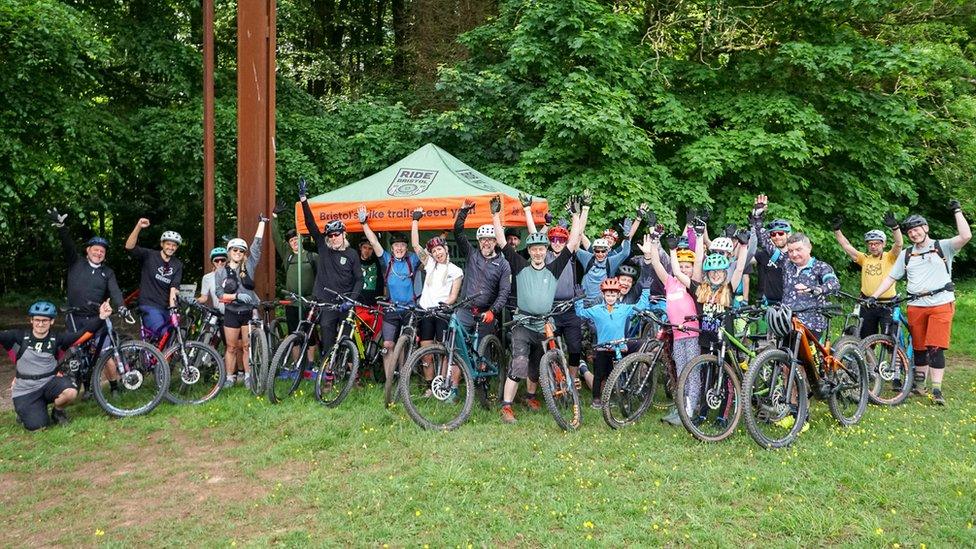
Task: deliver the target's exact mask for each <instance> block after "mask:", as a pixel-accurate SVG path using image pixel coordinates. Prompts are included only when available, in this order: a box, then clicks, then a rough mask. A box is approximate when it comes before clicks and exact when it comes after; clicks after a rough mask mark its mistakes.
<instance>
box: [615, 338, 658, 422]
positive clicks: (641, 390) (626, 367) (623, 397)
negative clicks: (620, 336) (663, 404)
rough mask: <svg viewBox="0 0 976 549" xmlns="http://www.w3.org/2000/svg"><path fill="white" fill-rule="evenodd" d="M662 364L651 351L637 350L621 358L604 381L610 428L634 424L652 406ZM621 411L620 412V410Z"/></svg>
mask: <svg viewBox="0 0 976 549" xmlns="http://www.w3.org/2000/svg"><path fill="white" fill-rule="evenodd" d="M660 367H662V365H661V364H660V362H656V361H655V360H654V355H653V354H651V353H634V354H631V355H628V356H626V357H624V358H623V359H621V360H620V361H619V362H617V364H616V365H615V366H614V367H613V370H612V371H611V372H610V375H609V376H607V379H606V381H604V382H603V394H601V395H600V398H601V399H602V400H603V421H604V422H606V424H607V425H609V426H610V428H611V429H620V428H622V427H626V426H628V425H633V424H634V423H636V422H637V420H638V419H640V418H641V416H643V415H644V413H645V412H647V410H648V409H650V407H651V403H652V401H653V399H654V393H655V391H656V390H657V378H658V376H657V372H655V371H654V370H655V369H657V368H660ZM618 412H619V413H618Z"/></svg>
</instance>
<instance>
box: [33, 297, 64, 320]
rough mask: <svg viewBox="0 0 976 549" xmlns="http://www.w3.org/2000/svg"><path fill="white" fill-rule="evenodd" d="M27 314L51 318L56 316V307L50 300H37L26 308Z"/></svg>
mask: <svg viewBox="0 0 976 549" xmlns="http://www.w3.org/2000/svg"><path fill="white" fill-rule="evenodd" d="M27 316H46V317H48V318H50V319H53V318H55V317H56V316H58V308H57V307H55V306H54V303H51V302H50V301H38V302H36V303H34V304H33V305H31V306H30V309H27Z"/></svg>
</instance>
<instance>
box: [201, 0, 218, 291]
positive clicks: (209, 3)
mask: <svg viewBox="0 0 976 549" xmlns="http://www.w3.org/2000/svg"><path fill="white" fill-rule="evenodd" d="M202 7H203V262H202V263H201V264H202V265H203V272H205V273H207V272H210V270H211V265H212V264H211V263H210V248H211V247H213V245H214V243H215V240H216V234H215V233H216V231H215V230H214V216H215V211H214V158H215V156H214V120H215V119H214V3H213V0H203V6H202Z"/></svg>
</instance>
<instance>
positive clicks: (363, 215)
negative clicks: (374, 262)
mask: <svg viewBox="0 0 976 549" xmlns="http://www.w3.org/2000/svg"><path fill="white" fill-rule="evenodd" d="M359 224H360V225H362V226H363V234H364V235H366V240H368V241H369V245H370V246H372V247H373V253H374V254H376V257H380V256H382V255H383V246H382V245H381V244H380V240H379V239H378V238H376V233H374V232H373V229H370V228H369V211H368V210H367V209H366V205H365V204H360V205H359Z"/></svg>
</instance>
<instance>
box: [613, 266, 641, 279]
mask: <svg viewBox="0 0 976 549" xmlns="http://www.w3.org/2000/svg"><path fill="white" fill-rule="evenodd" d="M617 276H629V277H630V278H632V279H634V280H637V267H634V266H633V265H621V266H620V268H619V269H617Z"/></svg>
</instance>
